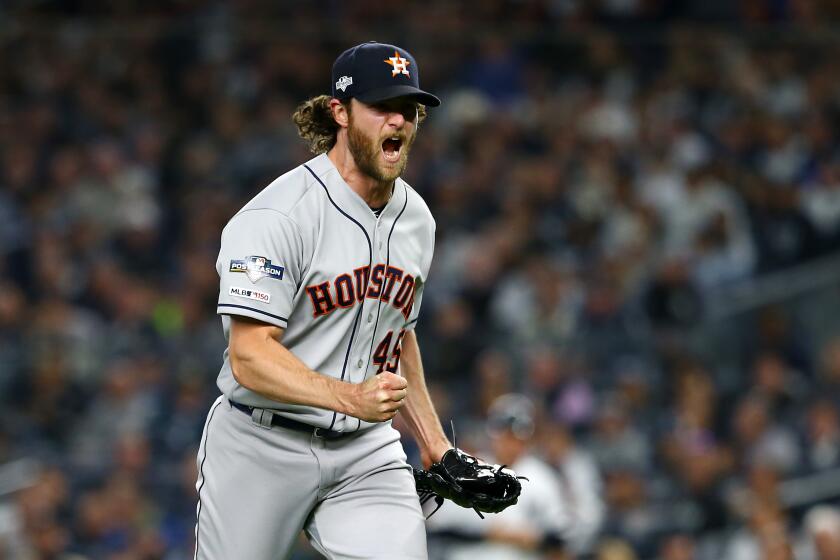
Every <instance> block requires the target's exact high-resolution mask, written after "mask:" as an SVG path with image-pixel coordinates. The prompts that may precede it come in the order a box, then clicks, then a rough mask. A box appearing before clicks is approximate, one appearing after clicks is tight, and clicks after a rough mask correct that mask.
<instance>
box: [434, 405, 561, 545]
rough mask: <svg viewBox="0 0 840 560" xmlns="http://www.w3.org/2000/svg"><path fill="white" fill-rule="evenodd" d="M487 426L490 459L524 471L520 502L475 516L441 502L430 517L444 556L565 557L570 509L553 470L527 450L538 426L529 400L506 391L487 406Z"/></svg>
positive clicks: (517, 470)
mask: <svg viewBox="0 0 840 560" xmlns="http://www.w3.org/2000/svg"><path fill="white" fill-rule="evenodd" d="M487 428H488V431H489V432H490V434H491V438H490V439H491V447H492V456H493V459H494V460H495V461H497V462H499V463H505V464H508V465H511V466H512V467H513V469H514V470H515V471H516V472H523V473H527V476H528V482H527V483H526V484H524V485H523V489H522V495H521V497H520V499H519V503H518V506H517V507H515V508H511V509H509V510H506V511H503V512H501V513H498V514H496V515H490V516H488V517H487V519H484V520H482V519H479V518H478V517H477V516H476V515H474V514H473V512H471V511H470V510H467V509H463V508H459V507H455V506H454V505H453V504H451V503H448V502H447V503H444V504H443V506H442V507H441V508H440V510H439V511H438V512H436V513H435V514H434V515H433V516H431V517H430V518H429V528H430V530H431V531H432V533H433V534H435V535H437V536H438V537H439V538H438V541H440V544H441V545H442V546H443V548H444V550H442V551H440V552H441V553H442V557H443V558H446V559H447V560H470V559H481V560H540V559H543V560H545V559H551V560H555V559H558V560H560V559H564V560H565V559H566V558H569V556H567V554H566V553H567V550H566V545H567V541H568V540H569V538H570V537H572V535H571V533H570V529H571V528H572V524H571V512H570V511H569V508H568V504H567V503H566V500H565V499H564V496H565V493H564V491H563V489H562V484H561V482H560V479H559V478H558V476H557V473H556V472H555V471H554V470H553V469H552V468H551V466H550V465H549V464H548V463H546V462H545V461H543V460H542V459H541V458H539V457H538V456H537V455H536V454H535V453H533V452H532V451H531V448H532V439H533V436H534V431H535V428H536V411H535V409H534V404H533V402H532V401H531V400H530V399H529V398H528V397H526V396H525V395H521V394H516V393H510V394H507V395H502V396H500V397H498V398H497V399H496V400H495V401H493V403H492V404H491V405H490V408H489V410H488V417H487Z"/></svg>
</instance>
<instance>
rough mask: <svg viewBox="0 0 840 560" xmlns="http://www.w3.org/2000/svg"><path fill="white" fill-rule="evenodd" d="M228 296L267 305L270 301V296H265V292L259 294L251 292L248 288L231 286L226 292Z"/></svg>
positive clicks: (258, 292) (254, 291)
mask: <svg viewBox="0 0 840 560" xmlns="http://www.w3.org/2000/svg"><path fill="white" fill-rule="evenodd" d="M228 294H229V295H232V296H237V297H244V298H248V299H252V300H254V301H261V302H263V303H269V302H270V301H271V294H267V293H265V292H260V291H257V290H251V289H250V288H239V287H237V286H231V287H230V290H228Z"/></svg>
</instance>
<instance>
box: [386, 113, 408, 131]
mask: <svg viewBox="0 0 840 560" xmlns="http://www.w3.org/2000/svg"><path fill="white" fill-rule="evenodd" d="M405 121H406V118H405V115H403V114H402V112H400V111H390V112H389V113H388V120H387V123H388V126H391V127H393V128H396V129H401V128H402V127H403V126H405Z"/></svg>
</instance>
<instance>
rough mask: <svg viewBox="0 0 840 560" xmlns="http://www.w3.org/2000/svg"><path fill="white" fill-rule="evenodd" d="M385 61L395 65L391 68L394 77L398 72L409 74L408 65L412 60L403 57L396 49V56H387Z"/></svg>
mask: <svg viewBox="0 0 840 560" xmlns="http://www.w3.org/2000/svg"><path fill="white" fill-rule="evenodd" d="M385 63H386V64H390V65H391V66H393V68H392V69H391V77H392V78H393V77H394V76H396V75H397V74H405V75H406V76H409V73H408V65H409V64H411V62H410V61H409V60H408V59H406V58H403V57H401V56H400V53H399V52H398V51H394V56H392V57H391V58H386V59H385Z"/></svg>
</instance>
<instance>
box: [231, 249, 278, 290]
mask: <svg viewBox="0 0 840 560" xmlns="http://www.w3.org/2000/svg"><path fill="white" fill-rule="evenodd" d="M230 271H231V272H244V273H245V275H246V276H247V277H248V280H250V281H251V282H253V283H254V284H256V283H257V282H259V281H260V280H262V279H263V278H266V277H268V278H274V279H276V280H282V279H283V267H282V266H277V265H276V264H271V259H267V258H265V257H258V256H256V255H251V256H249V257H245V258H244V259H241V260H240V259H233V260H231V261H230Z"/></svg>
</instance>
